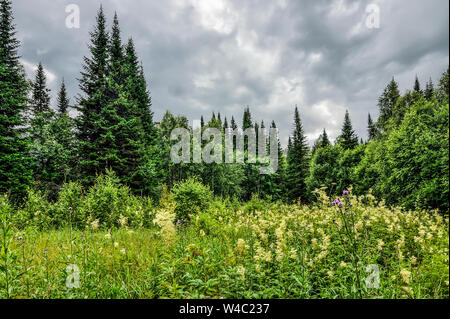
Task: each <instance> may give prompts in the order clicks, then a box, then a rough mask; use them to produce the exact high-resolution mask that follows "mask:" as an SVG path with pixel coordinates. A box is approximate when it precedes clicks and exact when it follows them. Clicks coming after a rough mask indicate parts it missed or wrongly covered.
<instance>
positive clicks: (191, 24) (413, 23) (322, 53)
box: [13, 0, 449, 143]
mask: <svg viewBox="0 0 450 319" xmlns="http://www.w3.org/2000/svg"><path fill="white" fill-rule="evenodd" d="M70 3H76V4H78V5H79V6H80V10H81V28H80V29H67V28H66V27H65V19H66V16H67V13H66V12H65V7H66V5H68V4H70ZM369 3H375V4H377V5H378V6H379V7H380V17H381V25H380V28H379V29H369V28H367V27H366V26H365V19H366V17H367V14H366V12H365V9H366V6H367V5H368V4H369ZM102 4H103V7H104V9H105V12H106V14H107V16H108V18H109V20H108V21H109V22H111V20H112V16H113V14H114V11H117V13H118V15H119V19H120V23H121V28H122V37H123V41H124V42H125V41H126V39H127V38H128V37H130V36H132V37H133V39H134V40H135V43H136V47H137V50H138V53H139V55H140V57H141V59H142V61H143V64H144V68H145V71H146V75H147V78H148V82H149V87H150V91H151V93H152V99H153V110H154V112H155V117H156V119H157V120H158V119H160V118H161V117H162V115H163V113H164V112H165V110H167V109H168V110H170V111H171V112H173V113H175V114H184V115H186V116H188V118H189V119H191V120H193V119H198V118H199V117H200V116H201V115H204V116H205V118H208V117H209V116H210V114H211V113H212V112H213V111H215V112H221V113H222V115H223V116H225V115H226V116H228V117H229V118H231V115H234V116H235V118H236V119H237V120H240V119H241V116H242V111H243V108H244V107H245V106H247V105H249V106H250V108H251V111H252V115H253V117H254V119H255V120H258V121H261V120H264V121H265V122H266V123H268V122H269V121H270V120H272V119H274V120H275V121H276V122H277V124H278V127H279V128H280V132H281V135H282V139H283V142H284V143H286V141H287V137H288V135H289V133H290V130H291V129H292V117H293V109H294V106H295V105H298V106H299V108H300V112H301V116H302V120H303V123H304V128H305V131H306V133H307V135H308V137H309V141H310V142H312V141H313V140H314V139H315V138H316V137H317V136H318V135H319V134H320V132H321V131H322V129H323V128H326V129H327V130H328V131H329V133H330V136H331V137H332V138H335V137H336V136H337V135H338V134H339V131H340V127H341V125H342V121H343V118H344V112H345V109H349V111H350V114H351V118H352V120H353V124H354V127H355V128H356V130H357V132H358V134H359V135H360V136H362V137H364V138H365V137H366V121H367V114H368V113H369V112H370V113H371V114H372V115H373V116H375V117H376V116H377V113H378V112H377V107H376V103H377V97H378V96H379V95H380V94H381V92H382V90H383V88H384V87H385V85H386V84H387V82H388V81H389V80H390V79H391V77H392V76H395V77H396V79H397V80H398V81H399V82H400V87H401V89H402V90H403V91H404V90H406V89H408V88H411V87H412V85H413V80H414V77H415V75H416V74H417V75H418V76H419V79H420V80H421V82H422V83H423V84H424V83H425V81H427V80H428V79H429V78H430V77H431V78H433V80H434V82H437V80H438V79H439V77H440V75H441V73H442V72H443V70H444V69H445V68H446V67H447V66H448V63H449V61H448V59H449V49H448V48H449V34H448V33H449V31H448V30H449V15H448V9H449V8H448V7H449V3H448V1H444V0H430V1H421V0H412V1H411V0H409V1H407V0H402V1H389V0H371V1H356V0H336V1H328V0H316V1H306V0H305V1H298V0H277V1H265V2H261V1H257V0H247V1H238V0H217V1H210V0H170V1H153V0H152V1H148V0H133V1H119V0H104V1H102ZM99 6H100V1H98V0H78V1H75V0H72V1H65V0H34V1H29V0H15V1H14V3H13V7H14V11H15V18H16V20H15V22H16V25H17V29H18V36H19V38H20V40H21V41H22V48H21V54H22V59H23V60H22V61H23V62H24V64H25V66H26V69H27V72H28V73H29V76H30V77H32V76H33V66H35V65H36V64H37V63H38V62H39V61H42V63H43V64H44V66H45V67H46V70H47V71H48V74H49V80H50V83H49V85H50V87H51V89H52V90H53V92H54V93H55V92H56V90H57V88H58V85H59V83H60V81H61V78H62V77H64V78H65V79H66V83H67V85H68V88H69V90H70V94H71V95H72V96H75V95H76V94H78V93H79V90H78V83H77V80H76V79H77V78H78V77H79V71H80V69H81V63H82V57H83V55H86V54H87V53H88V50H87V43H88V42H89V31H91V30H92V27H93V24H94V21H95V16H96V12H97V10H98V8H99ZM72 100H73V99H72Z"/></svg>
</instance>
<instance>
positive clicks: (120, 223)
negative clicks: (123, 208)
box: [119, 214, 128, 227]
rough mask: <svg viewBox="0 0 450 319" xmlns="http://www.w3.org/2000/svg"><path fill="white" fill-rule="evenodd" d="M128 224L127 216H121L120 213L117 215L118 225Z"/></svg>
mask: <svg viewBox="0 0 450 319" xmlns="http://www.w3.org/2000/svg"><path fill="white" fill-rule="evenodd" d="M127 224H128V218H127V217H125V216H122V214H121V215H120V217H119V225H120V227H125V226H126V225H127Z"/></svg>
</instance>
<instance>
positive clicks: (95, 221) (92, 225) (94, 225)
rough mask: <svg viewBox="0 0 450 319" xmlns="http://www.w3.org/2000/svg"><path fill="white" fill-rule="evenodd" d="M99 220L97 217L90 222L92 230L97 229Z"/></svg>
mask: <svg viewBox="0 0 450 319" xmlns="http://www.w3.org/2000/svg"><path fill="white" fill-rule="evenodd" d="M99 224H100V221H99V220H98V219H96V220H94V221H93V222H91V227H92V229H93V230H98V227H99Z"/></svg>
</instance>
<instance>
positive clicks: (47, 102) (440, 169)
mask: <svg viewBox="0 0 450 319" xmlns="http://www.w3.org/2000/svg"><path fill="white" fill-rule="evenodd" d="M19 46H20V43H19V41H18V40H17V37H16V31H15V26H14V23H13V15H12V8H11V1H10V0H0V107H1V109H0V136H1V137H0V139H1V146H0V156H1V157H0V194H3V193H8V194H9V196H10V197H11V198H12V199H13V200H15V201H17V202H20V200H21V199H22V198H23V197H24V196H25V194H26V192H27V189H28V188H29V187H33V188H36V189H38V190H41V191H43V192H45V193H47V195H48V196H49V198H50V199H55V198H56V197H57V194H58V191H59V189H60V187H61V185H63V184H64V183H65V182H70V181H79V182H81V183H82V184H84V185H92V183H93V182H94V180H95V178H96V176H97V175H100V174H102V173H104V172H105V170H107V169H109V170H113V171H114V172H115V173H116V174H117V176H118V178H120V180H121V182H122V183H124V184H127V185H128V186H129V187H130V188H131V189H132V190H133V192H135V193H136V194H139V195H143V196H151V197H154V198H157V197H158V196H159V195H160V193H161V191H162V189H163V187H164V186H167V187H169V188H170V187H172V186H173V185H175V184H176V183H177V182H179V181H181V180H185V179H187V178H190V177H195V178H197V179H199V180H200V181H201V182H202V183H204V184H205V185H208V186H209V188H210V189H211V190H212V191H213V192H214V194H216V195H218V196H223V197H236V198H237V199H239V200H249V199H250V198H251V197H252V196H254V195H257V196H260V197H263V198H270V199H272V200H280V201H286V202H293V201H301V202H304V203H311V202H312V201H314V191H315V190H316V189H318V188H324V187H326V189H327V192H329V194H337V193H341V192H342V191H343V190H344V189H347V188H349V187H350V186H353V191H354V192H356V193H358V194H363V193H367V192H372V193H373V194H374V195H375V196H376V197H377V198H380V199H384V200H385V201H386V203H387V204H389V205H402V206H404V207H406V208H416V207H419V208H422V207H423V208H425V207H426V208H438V209H441V210H444V211H445V210H447V211H448V200H447V196H448V136H449V134H448V92H449V80H448V74H449V70H448V69H447V70H446V71H445V72H444V74H443V76H442V78H441V79H440V81H439V83H438V85H437V86H435V85H434V84H433V83H432V81H431V79H430V81H429V82H428V83H427V84H426V87H425V88H424V89H422V88H421V85H420V83H419V81H418V79H417V77H416V80H415V84H414V86H413V89H412V90H410V91H407V92H405V93H404V94H403V95H402V94H401V93H400V92H399V88H398V84H397V82H396V81H395V79H392V81H391V82H390V83H389V84H388V85H387V87H386V89H385V90H384V92H383V93H382V95H381V96H380V98H379V101H378V107H379V117H378V119H377V120H374V119H373V118H372V116H371V115H370V114H369V115H368V140H366V141H364V140H362V139H360V138H359V137H358V136H357V135H356V133H355V131H354V129H353V127H352V122H351V119H350V114H349V112H348V111H347V112H346V113H345V116H344V121H343V125H342V131H341V134H340V135H339V137H338V138H337V139H336V141H330V139H329V137H328V135H327V132H326V130H325V129H324V130H323V133H322V134H321V136H320V137H319V139H318V140H317V141H315V143H314V145H313V146H312V147H309V146H308V142H307V137H306V135H305V132H304V129H303V125H302V121H301V116H300V111H299V109H298V108H297V107H296V108H295V113H294V120H293V131H292V134H291V136H290V138H289V141H288V146H287V148H286V149H283V148H282V147H281V144H280V142H278V157H279V168H278V170H277V171H276V172H275V173H274V174H271V175H261V174H260V173H259V168H260V166H261V165H263V164H261V163H254V164H251V163H244V164H216V163H212V164H205V163H194V164H183V163H180V164H175V163H173V162H172V161H171V160H170V150H171V148H172V146H173V145H174V144H175V141H171V140H170V135H171V132H172V130H173V129H175V128H186V129H191V130H192V127H190V125H189V121H188V119H187V118H186V117H185V116H175V115H173V114H171V113H170V112H169V111H167V112H166V113H165V114H164V116H163V118H162V120H161V121H160V122H159V123H155V122H154V119H153V113H152V111H151V109H152V102H151V97H150V92H149V90H148V86H147V82H146V79H145V76H144V70H143V66H142V63H141V62H140V60H139V57H138V55H137V52H136V49H135V46H134V42H133V39H132V38H130V39H128V41H126V43H123V41H122V37H121V31H120V25H119V19H118V17H117V14H115V16H114V18H113V23H112V27H111V29H110V30H109V29H108V27H107V21H106V17H105V14H104V12H103V9H102V8H101V7H100V10H99V12H98V14H97V18H96V25H95V26H94V28H93V31H92V32H91V33H90V43H89V55H88V56H86V57H84V58H83V67H82V70H81V76H80V78H79V80H78V82H79V88H80V90H81V94H80V95H79V96H78V97H76V99H75V100H74V103H71V101H70V99H69V96H68V93H67V90H66V85H65V82H64V79H63V80H62V82H61V86H60V89H59V92H58V94H57V101H56V105H52V102H51V98H50V91H49V89H48V88H47V83H46V81H47V79H46V76H45V72H44V66H43V65H42V64H41V63H39V65H38V68H37V71H36V75H35V78H34V79H33V80H32V81H28V80H27V79H26V77H25V72H24V69H23V66H22V65H21V64H20V61H19V55H18V49H19ZM70 109H75V110H76V111H77V112H76V116H75V117H72V116H70V115H69V110H70ZM265 125H266V124H265V123H264V122H261V123H257V122H255V121H254V120H253V119H252V116H251V112H250V109H249V108H248V107H247V108H245V110H244V114H243V118H242V123H241V128H242V130H243V131H245V130H246V129H249V128H254V129H255V132H256V134H258V132H259V129H260V128H266V126H265ZM201 127H202V130H204V129H206V128H218V129H220V130H221V131H222V132H225V130H226V129H227V128H232V129H237V128H238V123H237V121H236V119H235V117H234V116H233V117H232V118H231V119H230V121H228V119H227V118H226V117H225V118H223V119H222V117H221V114H220V113H218V114H217V115H216V114H215V113H213V114H212V117H211V118H210V119H209V121H205V118H204V117H203V116H202V118H201ZM270 128H276V123H275V122H274V121H272V122H271V123H270Z"/></svg>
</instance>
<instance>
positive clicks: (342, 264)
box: [339, 261, 347, 268]
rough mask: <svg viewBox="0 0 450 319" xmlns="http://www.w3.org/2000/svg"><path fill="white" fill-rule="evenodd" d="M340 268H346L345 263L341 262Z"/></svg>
mask: <svg viewBox="0 0 450 319" xmlns="http://www.w3.org/2000/svg"><path fill="white" fill-rule="evenodd" d="M339 266H341V267H342V268H345V267H347V263H346V262H345V261H341V263H340V265H339Z"/></svg>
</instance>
